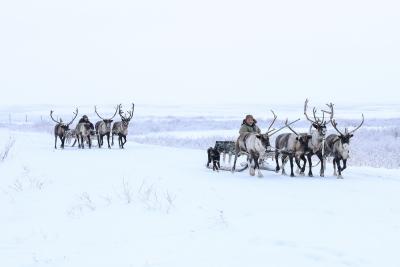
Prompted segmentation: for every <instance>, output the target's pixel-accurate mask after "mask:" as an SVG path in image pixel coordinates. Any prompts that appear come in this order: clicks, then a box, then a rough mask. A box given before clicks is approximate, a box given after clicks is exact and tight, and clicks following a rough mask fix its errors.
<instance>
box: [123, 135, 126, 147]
mask: <svg viewBox="0 0 400 267" xmlns="http://www.w3.org/2000/svg"><path fill="white" fill-rule="evenodd" d="M123 137H124V143H123V144H122V148H124V145H125V144H126V135H124V136H123Z"/></svg>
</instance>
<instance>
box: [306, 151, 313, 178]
mask: <svg viewBox="0 0 400 267" xmlns="http://www.w3.org/2000/svg"><path fill="white" fill-rule="evenodd" d="M311 157H312V155H311V153H310V154H308V155H307V160H308V176H309V177H313V176H314V175H313V173H312V159H311Z"/></svg>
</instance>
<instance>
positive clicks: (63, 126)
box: [50, 108, 78, 149]
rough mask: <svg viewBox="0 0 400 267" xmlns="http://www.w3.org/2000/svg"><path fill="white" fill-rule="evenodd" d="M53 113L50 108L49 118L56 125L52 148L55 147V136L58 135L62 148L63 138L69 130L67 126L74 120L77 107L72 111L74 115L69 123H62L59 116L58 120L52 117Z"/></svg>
mask: <svg viewBox="0 0 400 267" xmlns="http://www.w3.org/2000/svg"><path fill="white" fill-rule="evenodd" d="M53 113H54V111H53V110H51V111H50V118H51V119H52V120H53V121H54V122H55V123H56V125H55V126H54V137H55V142H54V148H55V149H57V137H58V138H60V140H61V148H62V149H63V148H64V144H65V138H66V136H67V133H68V131H70V129H69V126H70V125H71V124H72V123H73V122H74V120H75V119H76V117H77V116H78V108H77V109H76V111H75V112H74V113H73V114H74V117H73V118H72V120H71V121H70V122H69V123H64V122H63V121H62V119H61V118H60V119H59V120H56V119H54V118H53Z"/></svg>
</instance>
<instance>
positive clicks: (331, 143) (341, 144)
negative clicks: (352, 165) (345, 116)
mask: <svg viewBox="0 0 400 267" xmlns="http://www.w3.org/2000/svg"><path fill="white" fill-rule="evenodd" d="M361 116H362V120H361V123H360V125H358V126H357V127H356V128H355V129H354V130H352V131H350V132H349V131H348V129H347V128H345V130H344V134H343V133H342V132H341V131H340V130H339V129H338V128H337V123H336V121H335V120H332V121H331V123H332V126H333V128H334V129H335V130H336V131H337V132H338V133H339V135H337V134H330V135H329V136H328V137H327V138H326V147H327V156H331V157H333V175H334V176H337V178H338V179H343V177H342V171H343V170H344V169H346V167H347V159H348V158H349V152H350V139H351V138H352V137H353V136H354V132H355V131H357V130H358V129H360V127H361V126H362V125H363V123H364V114H361ZM340 161H343V167H341V166H340ZM336 167H337V171H338V173H337V172H336Z"/></svg>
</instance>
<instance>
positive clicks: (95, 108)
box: [94, 106, 104, 120]
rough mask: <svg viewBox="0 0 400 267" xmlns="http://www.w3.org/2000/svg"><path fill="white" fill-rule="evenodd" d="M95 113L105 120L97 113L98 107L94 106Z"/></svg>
mask: <svg viewBox="0 0 400 267" xmlns="http://www.w3.org/2000/svg"><path fill="white" fill-rule="evenodd" d="M94 112H95V113H96V115H97V116H98V117H99V118H100V119H102V120H104V119H103V118H102V117H101V116H100V115H99V113H98V112H97V107H96V106H94Z"/></svg>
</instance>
